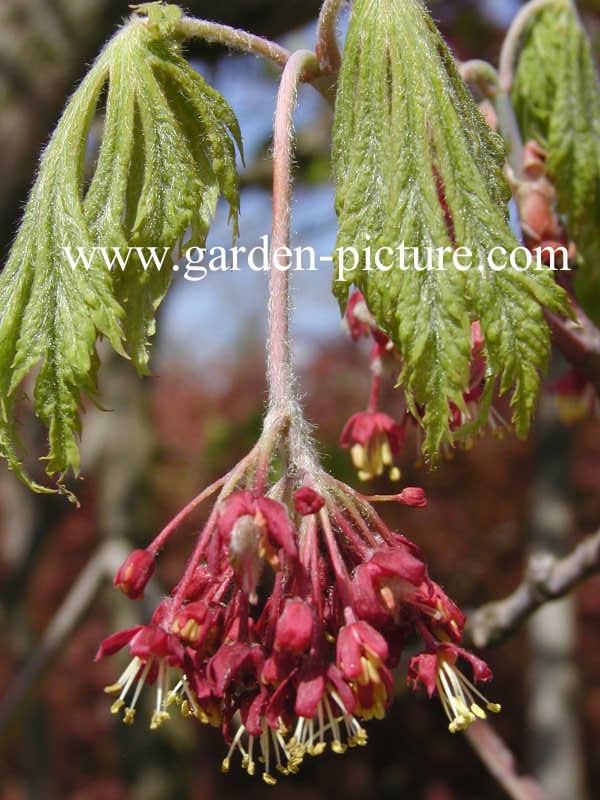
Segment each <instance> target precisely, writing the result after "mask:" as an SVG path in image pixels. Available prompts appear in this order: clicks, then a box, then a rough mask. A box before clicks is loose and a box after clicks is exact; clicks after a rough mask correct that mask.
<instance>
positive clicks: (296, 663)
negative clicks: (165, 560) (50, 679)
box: [97, 467, 498, 783]
mask: <svg viewBox="0 0 600 800" xmlns="http://www.w3.org/2000/svg"><path fill="white" fill-rule="evenodd" d="M309 472H310V480H309V479H308V477H309ZM244 474H245V476H246V477H247V474H248V473H244ZM251 474H252V475H256V472H252V473H251ZM257 480H260V476H259V478H258V479H257ZM303 481H304V485H300V486H299V487H298V488H296V490H295V491H292V492H289V491H284V489H283V488H281V487H280V486H279V485H276V486H275V487H274V488H273V490H271V492H270V493H268V494H267V493H265V492H264V490H263V491H261V490H259V489H258V488H257V487H256V482H255V483H254V485H252V479H251V481H250V485H251V487H252V488H247V487H248V485H249V484H248V482H247V481H245V485H244V484H242V487H241V488H236V487H235V486H231V485H230V484H226V485H225V487H224V488H223V490H222V493H221V496H220V498H219V500H218V501H217V503H216V504H215V506H214V508H213V511H212V513H211V514H210V516H209V519H208V521H207V523H206V526H205V528H204V529H203V531H202V533H201V534H200V537H199V540H198V543H197V545H196V548H195V551H194V553H193V555H192V558H191V560H190V562H189V564H188V566H187V568H186V571H185V573H184V575H183V577H182V579H181V580H180V582H179V584H178V585H177V586H176V587H175V588H174V590H173V592H172V593H171V595H170V596H169V597H168V598H166V599H165V600H163V601H162V602H161V603H160V605H159V607H158V609H157V610H156V612H155V614H154V617H153V619H152V622H151V624H149V625H144V626H137V627H135V628H131V629H129V630H125V631H121V632H120V633H116V634H114V635H113V636H110V637H109V638H108V639H106V640H105V641H104V642H103V643H102V645H101V646H100V648H99V651H98V655H97V658H102V657H103V656H106V655H112V654H113V653H115V652H116V651H117V650H120V649H121V648H123V647H125V646H126V645H127V646H128V647H129V651H130V655H131V659H132V660H131V662H130V663H129V665H128V666H127V667H126V669H125V671H124V672H123V674H122V675H121V677H120V678H119V679H118V681H117V682H116V683H115V684H114V685H112V686H109V687H107V689H106V691H107V692H110V693H115V694H117V699H116V700H115V702H114V703H113V705H112V711H113V713H115V714H117V713H122V714H123V719H124V721H125V722H126V723H130V722H132V721H133V719H134V716H135V714H136V708H137V706H138V704H139V698H140V695H141V691H142V688H143V686H144V685H145V684H150V685H154V686H155V687H156V698H155V704H154V709H153V713H152V717H151V728H156V727H158V726H159V725H160V724H162V723H163V722H164V721H165V720H166V719H167V718H168V717H169V714H170V713H171V709H172V708H173V707H179V709H180V711H181V712H182V713H183V714H184V715H185V716H191V717H195V718H196V719H197V720H199V721H200V722H203V723H206V724H210V725H213V726H219V727H221V728H222V731H223V734H224V736H225V738H226V740H227V741H228V743H229V751H228V753H227V755H226V757H225V759H224V761H223V769H224V770H227V769H229V766H230V763H231V761H232V759H233V757H234V755H235V754H236V753H238V754H239V755H240V757H241V763H242V766H243V768H244V769H246V770H247V771H248V773H250V774H253V773H254V772H255V770H257V768H261V769H262V774H263V778H264V780H265V781H266V782H267V783H273V782H274V781H275V772H276V771H279V772H280V773H283V774H286V773H289V772H295V771H296V770H297V769H298V768H299V766H300V764H301V763H302V761H303V759H304V758H305V756H306V755H318V754H320V753H322V752H323V751H324V750H325V749H326V748H327V746H330V748H331V749H332V750H333V751H334V752H337V753H342V752H344V751H345V750H346V748H347V747H352V746H355V745H363V744H365V743H366V740H367V734H366V731H365V728H364V723H365V722H366V721H368V720H371V719H381V718H382V717H383V716H384V715H385V713H386V710H387V708H388V706H389V705H390V703H391V701H392V699H393V681H392V672H391V671H392V669H394V668H395V667H396V666H397V665H398V663H399V659H400V655H401V653H402V650H403V647H404V644H405V642H406V640H407V639H408V638H409V637H414V635H415V634H416V635H417V636H418V637H420V638H421V639H422V640H423V642H424V651H423V653H422V654H421V655H420V656H416V657H415V658H413V660H412V662H411V668H410V680H411V682H412V683H413V685H416V684H417V682H418V681H421V682H422V683H423V684H424V685H425V688H426V689H427V691H428V693H429V694H430V695H431V694H433V693H434V692H437V693H438V694H439V696H440V698H441V701H442V704H443V706H444V709H445V710H446V713H447V714H448V717H449V720H450V730H452V731H454V730H459V729H462V728H464V727H466V725H468V724H469V723H470V722H471V721H472V720H474V719H475V718H476V717H481V716H484V715H485V709H486V708H487V709H488V710H493V711H496V710H498V707H497V706H495V705H493V704H488V703H487V701H485V700H483V699H482V698H481V695H480V694H479V693H478V691H477V690H476V689H475V687H474V685H473V683H471V682H470V681H469V680H468V679H467V678H466V677H465V676H464V675H463V674H462V673H461V672H460V671H459V670H458V669H457V668H456V660H457V658H458V657H463V658H465V659H466V660H468V661H470V663H471V664H472V666H473V670H474V680H487V679H488V678H489V677H490V676H491V673H490V671H489V669H488V668H487V667H486V666H485V665H484V664H483V662H481V661H480V660H479V659H476V658H475V657H474V656H472V655H471V654H470V653H467V652H466V651H464V650H462V649H460V648H459V647H458V643H459V642H460V638H461V631H462V629H463V625H464V616H463V614H462V613H461V612H460V611H459V609H458V608H457V607H456V606H455V605H454V604H453V603H452V601H451V600H450V599H449V598H448V597H447V596H446V595H445V593H444V592H443V591H442V589H441V588H440V587H439V586H438V585H437V584H436V583H434V582H433V581H432V580H431V578H430V577H429V575H428V573H427V568H426V566H425V563H424V560H423V555H422V553H421V552H420V550H419V549H418V548H417V547H416V546H415V545H414V544H412V543H411V542H409V541H408V540H407V539H406V538H405V537H403V536H401V535H399V534H397V533H394V532H392V531H390V530H389V529H388V528H387V526H386V525H385V523H384V522H383V521H382V520H381V518H380V517H379V516H378V515H377V514H376V513H375V511H374V510H373V508H372V507H371V506H370V505H369V504H368V503H367V502H365V498H364V497H363V496H362V495H359V494H358V493H356V492H353V491H352V490H351V489H350V488H349V487H346V486H344V485H343V484H340V483H339V482H337V481H335V480H334V479H333V478H331V477H329V476H328V475H326V474H325V473H324V472H323V471H322V470H320V468H318V467H313V468H312V470H311V471H309V470H306V471H305V475H304V478H303ZM405 492H407V494H406V498H405V501H406V502H407V503H408V504H410V505H413V506H414V505H417V506H419V505H424V503H425V498H424V495H423V493H422V491H421V490H419V489H416V488H411V489H407V490H405ZM401 496H402V494H401V495H398V498H400V497H401ZM283 498H288V499H286V500H285V502H284V499H283ZM161 537H162V538H161ZM161 537H159V539H160V542H161V544H162V542H163V539H164V536H163V535H162V534H161ZM148 551H149V552H151V553H154V552H156V546H155V543H153V545H151V546H150V548H149V550H148ZM149 563H150V562H149V560H148V559H147V558H142V557H140V556H139V555H135V554H134V555H133V556H131V557H130V558H129V559H128V560H127V561H126V564H125V565H124V567H123V568H122V569H121V570H120V571H119V576H120V577H119V579H118V580H117V581H116V582H117V583H118V584H119V585H123V584H125V586H126V588H127V589H129V590H128V591H127V593H128V594H129V595H130V596H133V597H137V596H139V595H140V593H141V592H142V591H143V587H144V586H145V584H146V582H147V580H148V578H149V577H150V573H151V570H150V569H149V568H148V565H149ZM136 566H137V567H138V572H136ZM129 587H133V589H131V588H129ZM259 765H260V767H259Z"/></svg>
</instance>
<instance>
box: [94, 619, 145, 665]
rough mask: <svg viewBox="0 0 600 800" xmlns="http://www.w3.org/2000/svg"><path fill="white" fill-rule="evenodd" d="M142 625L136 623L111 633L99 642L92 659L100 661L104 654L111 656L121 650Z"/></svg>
mask: <svg viewBox="0 0 600 800" xmlns="http://www.w3.org/2000/svg"><path fill="white" fill-rule="evenodd" d="M143 627H144V626H143V625H136V626H135V627H133V628H127V629H126V630H124V631H118V632H117V633H113V634H112V636H108V637H107V638H106V639H104V641H103V642H101V644H100V647H99V648H98V651H97V653H96V656H95V658H94V661H100V659H102V658H104V656H112V655H114V653H117V652H118V651H119V650H122V649H123V647H125V645H126V644H128V643H129V642H130V641H131V640H132V639H133V637H134V636H135V635H136V633H137V632H138V631H140V630H141V629H142V628H143Z"/></svg>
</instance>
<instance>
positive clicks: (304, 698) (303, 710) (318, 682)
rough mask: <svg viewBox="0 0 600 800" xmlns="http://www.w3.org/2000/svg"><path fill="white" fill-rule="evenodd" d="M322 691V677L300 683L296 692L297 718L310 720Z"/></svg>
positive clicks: (323, 679)
mask: <svg viewBox="0 0 600 800" xmlns="http://www.w3.org/2000/svg"><path fill="white" fill-rule="evenodd" d="M324 691H325V677H324V676H323V675H317V676H316V677H314V678H309V679H308V680H304V681H300V683H299V684H298V689H297V692H296V706H295V711H296V714H297V715H298V716H299V717H306V718H307V719H312V718H313V717H314V716H315V714H316V713H317V707H318V705H319V703H320V702H321V700H322V698H323V692H324Z"/></svg>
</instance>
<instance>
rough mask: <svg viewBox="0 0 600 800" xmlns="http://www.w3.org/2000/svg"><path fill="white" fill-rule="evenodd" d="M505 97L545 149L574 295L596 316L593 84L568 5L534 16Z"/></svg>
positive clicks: (599, 272) (597, 99) (599, 281)
mask: <svg viewBox="0 0 600 800" xmlns="http://www.w3.org/2000/svg"><path fill="white" fill-rule="evenodd" d="M512 101H513V104H514V106H515V110H516V113H517V117H518V120H519V127H520V129H521V133H522V135H523V137H524V138H525V139H535V140H536V141H538V142H539V143H540V144H541V145H543V146H544V147H545V148H546V149H547V153H548V160H547V173H548V177H549V178H550V180H551V181H552V182H553V184H554V185H555V187H556V192H557V198H558V210H559V212H560V213H561V214H564V216H565V221H566V226H567V231H568V234H569V236H570V237H571V238H572V239H573V240H574V241H575V243H576V245H577V248H578V253H579V256H580V258H579V262H578V271H577V275H576V283H575V288H576V292H577V296H578V299H579V300H580V301H581V302H582V304H583V306H584V307H585V309H586V310H587V311H588V313H590V314H591V315H592V316H593V317H594V318H595V319H596V320H600V262H599V259H598V253H600V83H599V82H598V76H597V73H596V69H595V64H594V57H593V54H592V50H591V46H590V43H589V40H588V38H587V36H586V33H585V31H584V29H583V27H582V26H581V22H580V20H579V17H578V16H577V12H576V10H575V7H574V6H573V4H572V3H571V2H569V1H568V0H556V2H553V3H549V5H548V6H545V7H544V8H543V9H542V10H541V11H540V12H539V13H538V14H536V15H534V17H533V18H532V20H531V23H530V25H529V27H528V29H527V30H526V32H525V36H524V39H523V44H522V49H521V51H520V54H519V59H518V64H517V69H516V73H515V81H514V84H513V91H512Z"/></svg>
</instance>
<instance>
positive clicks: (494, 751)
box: [465, 720, 546, 800]
mask: <svg viewBox="0 0 600 800" xmlns="http://www.w3.org/2000/svg"><path fill="white" fill-rule="evenodd" d="M465 736H466V738H467V739H468V740H469V744H470V745H471V747H472V748H473V750H475V752H476V753H477V755H478V756H479V758H480V759H481V761H482V762H483V763H484V764H485V766H486V767H487V768H488V770H489V771H490V773H491V774H492V775H493V776H494V778H495V779H496V781H497V782H498V783H499V785H500V786H501V787H502V788H503V789H504V791H505V792H506V793H507V795H508V796H509V797H512V798H513V800H545V798H546V795H545V794H544V791H543V790H542V788H541V787H540V786H539V785H538V784H537V783H536V782H535V781H534V779H533V778H531V777H529V776H528V775H519V774H518V772H517V765H516V761H515V757H514V755H513V754H512V753H511V751H510V750H509V749H508V747H507V746H506V745H505V743H504V742H503V741H502V739H501V738H500V737H499V736H498V734H497V733H496V732H495V731H494V729H493V728H492V726H491V725H490V724H489V722H486V721H485V720H479V721H477V722H475V723H473V725H471V726H470V727H469V728H467V730H466V731H465Z"/></svg>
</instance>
